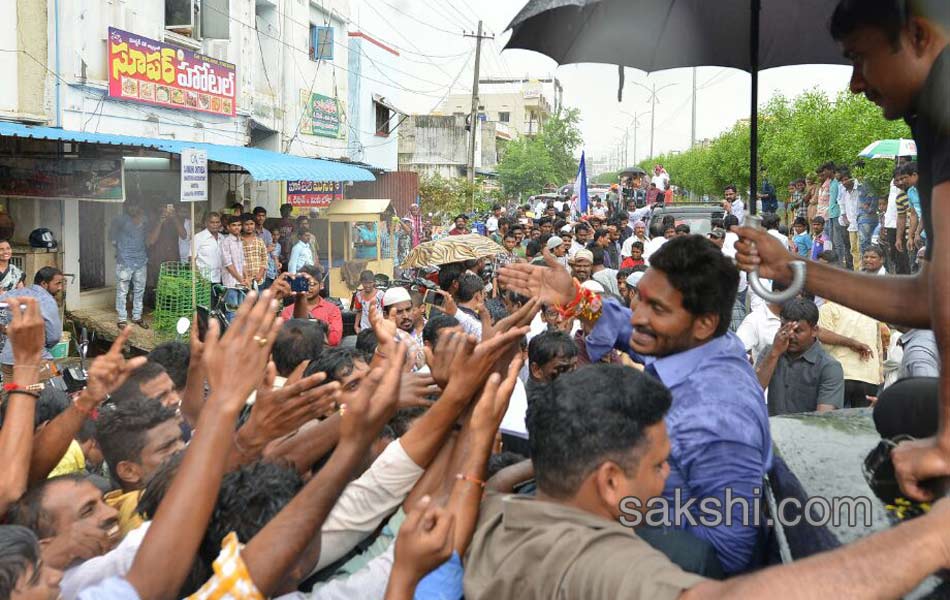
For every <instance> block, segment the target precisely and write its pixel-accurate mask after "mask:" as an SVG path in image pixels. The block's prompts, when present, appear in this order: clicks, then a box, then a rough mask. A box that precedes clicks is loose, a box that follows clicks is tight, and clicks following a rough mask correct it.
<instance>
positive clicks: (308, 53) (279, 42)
mask: <svg viewBox="0 0 950 600" xmlns="http://www.w3.org/2000/svg"><path fill="white" fill-rule="evenodd" d="M208 7H209V8H211V10H214V11H215V12H217V13H218V14H220V15H224V16H226V17H227V18H228V19H230V20H232V21H234V22H235V23H238V24H239V25H243V26H244V27H247V28H248V29H252V30H256V28H255V27H253V26H252V25H250V24H249V23H246V22H244V21H242V20H241V19H238V18H237V17H233V16H231V15H228V14H226V13H225V12H224V11H221V10H218V9H216V8H214V6H213V5H211V4H209V5H208ZM290 20H291V21H292V22H294V23H297V24H298V25H299V24H300V22H299V21H294V20H293V19H290ZM260 34H261V35H263V36H265V37H268V38H270V39H272V40H274V41H275V42H277V43H278V44H281V45H283V46H284V47H286V48H290V49H291V50H292V51H294V52H297V53H300V54H306V55H307V58H308V60H310V52H309V50H303V49H301V48H298V47H297V46H294V45H293V44H290V43H288V42H286V41H284V40H283V39H281V38H278V37H276V36H274V35H272V34H270V33H267V32H266V31H261V32H260ZM343 46H344V47H346V48H347V49H349V46H346V45H345V44H344V45H343ZM364 55H365V53H364ZM318 62H319V61H318ZM430 64H432V65H433V66H435V67H437V68H439V70H442V69H441V67H439V66H438V65H437V64H436V63H434V62H431V61H430ZM330 66H331V67H332V68H333V69H341V70H343V71H345V72H347V73H350V72H351V71H350V70H349V69H347V68H346V67H342V66H340V65H337V64H335V63H333V62H331V63H330ZM394 70H395V69H394ZM354 74H355V75H356V76H357V77H362V78H363V79H366V80H368V81H373V82H375V83H380V84H383V85H394V86H395V87H396V88H398V89H400V90H402V91H405V92H409V93H412V94H419V95H421V96H429V97H432V98H435V97H436V96H434V95H433V93H434V91H422V90H414V89H411V88H408V87H405V86H404V85H401V84H398V83H397V84H394V83H392V82H386V81H380V80H379V79H374V78H372V77H369V76H367V75H363V74H362V73H354ZM449 77H451V74H449ZM429 83H433V84H434V82H429ZM440 87H441V86H440Z"/></svg>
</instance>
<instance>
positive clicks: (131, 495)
mask: <svg viewBox="0 0 950 600" xmlns="http://www.w3.org/2000/svg"><path fill="white" fill-rule="evenodd" d="M141 495H142V490H134V491H131V492H123V491H122V490H114V491H112V492H109V493H108V494H106V495H105V496H104V497H103V498H102V499H103V500H104V501H105V503H106V504H108V505H109V506H111V507H112V508H114V509H116V510H117V511H119V532H120V534H121V535H122V537H125V534H127V533H128V532H130V531H132V530H133V529H137V528H138V526H139V525H141V524H142V523H144V522H145V520H144V519H142V515H140V514H139V513H138V507H139V497H141Z"/></svg>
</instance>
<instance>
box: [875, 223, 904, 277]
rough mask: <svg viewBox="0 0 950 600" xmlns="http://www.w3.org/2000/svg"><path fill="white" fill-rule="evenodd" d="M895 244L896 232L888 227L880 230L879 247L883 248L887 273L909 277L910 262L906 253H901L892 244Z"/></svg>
mask: <svg viewBox="0 0 950 600" xmlns="http://www.w3.org/2000/svg"><path fill="white" fill-rule="evenodd" d="M896 242H897V230H896V229H892V228H890V227H884V228H883V229H881V245H882V246H884V254H886V255H887V256H885V257H884V261H885V263H886V265H887V271H888V272H889V273H895V274H897V275H910V261H908V260H907V252H901V251H899V250H898V249H897V247H896V246H894V244H895V243H896Z"/></svg>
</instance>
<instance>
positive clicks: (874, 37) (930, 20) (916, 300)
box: [736, 0, 950, 500]
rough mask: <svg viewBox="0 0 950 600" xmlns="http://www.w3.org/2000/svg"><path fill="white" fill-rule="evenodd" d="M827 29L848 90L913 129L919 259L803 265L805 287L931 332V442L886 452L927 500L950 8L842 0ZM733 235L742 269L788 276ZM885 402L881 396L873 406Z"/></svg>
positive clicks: (942, 393) (947, 292)
mask: <svg viewBox="0 0 950 600" xmlns="http://www.w3.org/2000/svg"><path fill="white" fill-rule="evenodd" d="M831 32H832V35H833V36H834V38H835V39H836V40H838V42H839V44H840V45H841V46H842V49H843V50H844V53H845V56H846V57H847V58H848V59H849V60H850V61H851V62H852V63H853V65H854V71H853V74H852V77H851V91H852V92H854V93H856V94H860V93H863V94H864V95H865V96H867V97H868V99H869V100H871V101H872V102H874V103H875V104H878V105H879V106H880V107H881V108H882V109H883V111H884V116H885V117H886V118H888V119H892V120H896V119H900V118H903V119H904V120H905V121H907V123H908V124H909V125H910V126H911V128H912V130H913V133H914V138H915V139H916V141H917V145H918V152H919V154H918V169H919V175H920V181H919V186H918V187H919V192H920V202H921V209H922V210H921V212H922V213H923V214H922V215H921V218H922V219H923V222H924V227H925V230H926V233H927V239H928V244H927V261H926V262H924V266H923V267H922V268H921V270H920V271H919V272H918V273H917V274H916V275H913V276H903V277H890V276H885V277H879V276H875V275H867V274H860V273H849V272H846V271H843V270H841V269H838V268H835V267H834V266H831V265H824V264H821V263H818V262H809V263H808V272H807V278H806V281H805V285H806V287H807V289H808V290H809V291H810V292H812V293H814V294H815V295H818V296H821V297H823V298H826V299H828V300H831V301H833V302H837V303H839V304H843V305H846V306H848V307H850V308H853V309H854V310H857V311H859V312H861V313H864V314H866V315H869V316H871V317H874V318H876V319H878V320H880V321H883V322H888V323H896V324H900V325H904V326H908V327H919V328H923V329H933V331H934V333H935V334H936V336H937V345H938V347H939V349H940V355H941V377H940V379H939V382H938V381H937V380H934V382H933V384H934V385H933V395H934V400H933V401H935V402H939V407H940V413H939V414H940V418H939V423H938V424H934V427H933V429H934V434H935V436H934V437H931V438H928V439H924V440H920V441H915V442H906V443H903V444H901V445H899V446H898V447H897V448H896V449H895V450H894V451H893V452H892V459H893V461H894V467H895V469H896V472H897V478H898V481H899V482H900V484H901V489H902V490H903V491H904V493H905V494H907V495H908V496H910V497H912V498H915V499H921V500H929V499H931V498H933V497H934V494H933V492H932V491H930V490H928V489H926V488H925V487H924V486H922V485H921V484H922V482H924V481H925V480H928V479H932V478H936V477H946V476H950V301H948V298H950V48H948V43H950V3H948V2H946V0H918V1H917V2H908V3H905V2H898V1H897V0H841V2H840V3H839V5H838V8H837V9H836V11H835V13H834V17H833V18H832V23H831ZM738 233H739V234H740V236H741V237H742V239H741V241H740V242H739V243H737V244H736V249H737V251H738V254H737V256H736V260H737V262H738V264H739V266H740V267H741V268H743V269H745V270H747V271H751V270H753V269H756V268H757V269H758V271H759V275H760V276H761V277H765V278H768V279H773V280H779V281H782V282H788V281H789V280H790V279H791V271H790V267H789V265H790V264H791V262H792V261H793V260H795V257H794V256H792V255H791V254H790V253H789V252H788V251H787V250H786V249H785V248H783V247H782V245H781V244H780V243H779V242H778V241H776V240H774V239H772V238H771V236H769V235H768V234H767V233H766V232H764V231H758V230H756V229H750V228H740V229H739V231H738ZM922 299H926V300H924V301H921V300H922ZM888 400H889V399H888V398H887V397H886V396H885V395H883V394H882V396H881V398H880V399H879V401H878V402H879V406H878V408H879V409H880V408H881V407H880V405H882V404H887V403H888ZM901 400H904V399H899V398H894V399H893V401H898V402H899V401H901ZM897 412H900V411H897Z"/></svg>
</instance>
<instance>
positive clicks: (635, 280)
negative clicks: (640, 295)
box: [627, 271, 644, 287]
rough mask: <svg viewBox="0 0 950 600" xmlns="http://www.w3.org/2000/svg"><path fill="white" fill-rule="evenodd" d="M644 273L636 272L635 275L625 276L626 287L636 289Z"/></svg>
mask: <svg viewBox="0 0 950 600" xmlns="http://www.w3.org/2000/svg"><path fill="white" fill-rule="evenodd" d="M643 275H644V272H643V271H637V272H636V273H631V274H630V275H629V276H627V285H629V286H630V287H637V286H638V285H640V280H641V279H643Z"/></svg>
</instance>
